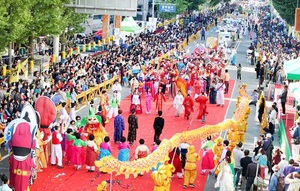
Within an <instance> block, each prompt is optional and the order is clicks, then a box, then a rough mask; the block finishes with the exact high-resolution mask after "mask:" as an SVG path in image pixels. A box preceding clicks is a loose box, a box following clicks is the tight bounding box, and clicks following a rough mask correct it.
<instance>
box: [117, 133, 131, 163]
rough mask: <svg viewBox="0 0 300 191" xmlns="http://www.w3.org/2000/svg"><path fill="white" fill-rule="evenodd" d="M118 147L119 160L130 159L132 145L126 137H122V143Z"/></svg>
mask: <svg viewBox="0 0 300 191" xmlns="http://www.w3.org/2000/svg"><path fill="white" fill-rule="evenodd" d="M118 149H119V154H118V160H119V161H122V162H126V161H129V155H130V145H129V143H128V142H127V141H126V138H125V137H121V143H120V144H119V146H118Z"/></svg>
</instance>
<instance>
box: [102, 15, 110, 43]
mask: <svg viewBox="0 0 300 191" xmlns="http://www.w3.org/2000/svg"><path fill="white" fill-rule="evenodd" d="M108 30H109V15H103V17H102V39H106V38H107V37H108Z"/></svg>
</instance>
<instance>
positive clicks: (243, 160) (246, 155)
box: [240, 150, 252, 190]
mask: <svg viewBox="0 0 300 191" xmlns="http://www.w3.org/2000/svg"><path fill="white" fill-rule="evenodd" d="M249 154H250V152H249V150H245V151H244V157H243V158H241V161H240V164H241V167H242V187H241V189H242V190H246V184H247V180H246V171H247V167H248V165H249V164H250V163H252V159H251V157H250V156H249Z"/></svg>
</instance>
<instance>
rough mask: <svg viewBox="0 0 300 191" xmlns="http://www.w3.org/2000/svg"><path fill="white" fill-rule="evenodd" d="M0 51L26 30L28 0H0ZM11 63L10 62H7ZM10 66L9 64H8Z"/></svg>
mask: <svg viewBox="0 0 300 191" xmlns="http://www.w3.org/2000/svg"><path fill="white" fill-rule="evenodd" d="M0 3H1V7H0V34H1V35H0V51H3V50H4V49H5V47H8V50H9V51H8V53H9V56H10V57H11V55H10V52H11V51H10V49H11V48H12V47H11V46H10V44H11V43H12V42H15V41H16V40H17V39H20V38H21V37H22V36H23V35H24V33H25V31H26V23H27V22H28V21H29V20H30V13H29V8H30V6H31V1H30V0H14V1H11V0H0ZM9 64H10V65H11V63H9ZM9 67H10V66H9Z"/></svg>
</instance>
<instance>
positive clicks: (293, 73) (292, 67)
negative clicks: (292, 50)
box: [283, 58, 300, 80]
mask: <svg viewBox="0 0 300 191" xmlns="http://www.w3.org/2000/svg"><path fill="white" fill-rule="evenodd" d="M283 68H284V71H285V74H286V77H287V79H289V80H300V58H297V59H295V60H289V61H285V62H284V65H283Z"/></svg>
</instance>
